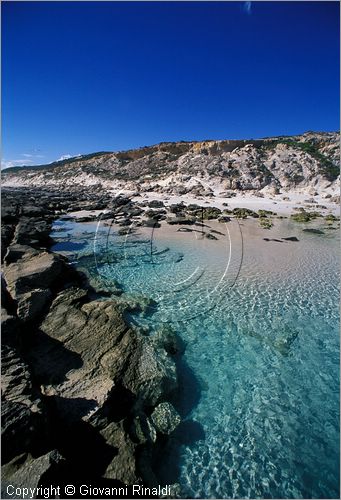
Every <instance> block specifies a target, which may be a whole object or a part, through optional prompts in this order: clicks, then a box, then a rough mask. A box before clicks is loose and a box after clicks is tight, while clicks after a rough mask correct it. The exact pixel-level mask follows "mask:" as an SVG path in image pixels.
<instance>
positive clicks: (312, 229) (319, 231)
mask: <svg viewBox="0 0 341 500" xmlns="http://www.w3.org/2000/svg"><path fill="white" fill-rule="evenodd" d="M302 231H303V232H305V233H313V234H325V233H324V231H321V229H314V228H312V227H308V228H306V229H303V230H302Z"/></svg>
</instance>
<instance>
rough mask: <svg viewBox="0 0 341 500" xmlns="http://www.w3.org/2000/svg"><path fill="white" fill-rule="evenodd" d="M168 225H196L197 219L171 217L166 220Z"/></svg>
mask: <svg viewBox="0 0 341 500" xmlns="http://www.w3.org/2000/svg"><path fill="white" fill-rule="evenodd" d="M166 220H167V222H168V224H170V225H174V224H194V223H195V221H196V219H195V218H194V217H169V218H167V219H166Z"/></svg>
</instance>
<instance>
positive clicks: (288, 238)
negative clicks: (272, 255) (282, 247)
mask: <svg viewBox="0 0 341 500" xmlns="http://www.w3.org/2000/svg"><path fill="white" fill-rule="evenodd" d="M282 240H285V241H299V239H298V238H297V237H296V236H288V237H287V238H282Z"/></svg>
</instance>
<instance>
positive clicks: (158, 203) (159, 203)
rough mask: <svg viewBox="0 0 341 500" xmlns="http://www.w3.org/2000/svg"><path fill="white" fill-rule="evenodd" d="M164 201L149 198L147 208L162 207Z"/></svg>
mask: <svg viewBox="0 0 341 500" xmlns="http://www.w3.org/2000/svg"><path fill="white" fill-rule="evenodd" d="M164 206H165V205H164V203H163V201H161V200H151V201H150V202H149V203H148V207H149V208H162V207H164Z"/></svg>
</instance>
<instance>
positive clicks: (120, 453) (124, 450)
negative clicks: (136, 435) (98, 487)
mask: <svg viewBox="0 0 341 500" xmlns="http://www.w3.org/2000/svg"><path fill="white" fill-rule="evenodd" d="M100 434H101V436H103V437H104V439H105V441H106V442H107V443H108V444H109V445H110V446H112V447H113V448H114V449H116V450H117V454H115V456H114V457H113V459H112V460H111V462H110V463H109V465H108V466H107V468H106V470H105V472H104V474H103V477H104V478H106V479H116V480H118V481H121V482H122V483H124V484H134V483H137V482H138V476H137V471H136V463H135V448H136V444H134V443H133V442H132V441H131V439H130V437H129V436H128V434H127V433H126V431H125V430H124V426H123V423H122V422H119V423H116V422H111V423H110V424H109V425H108V426H106V427H105V428H104V429H103V430H101V431H100Z"/></svg>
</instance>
